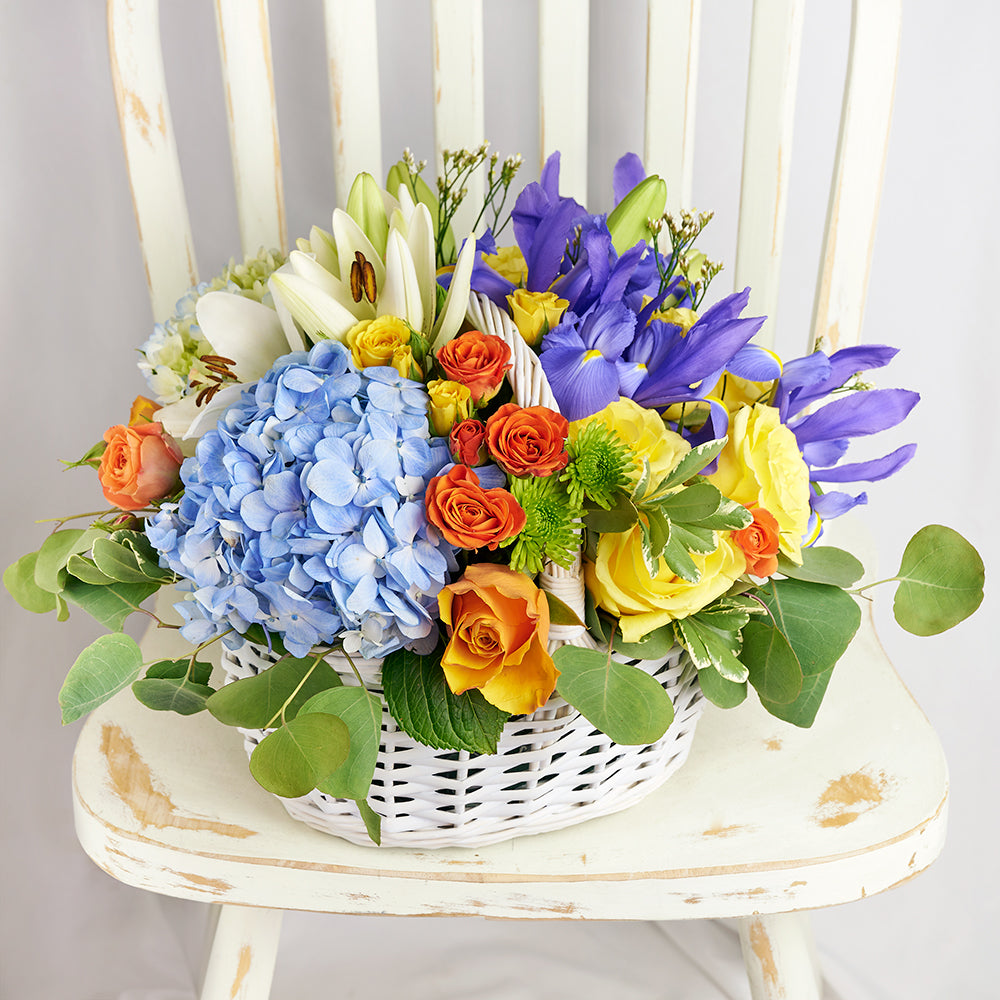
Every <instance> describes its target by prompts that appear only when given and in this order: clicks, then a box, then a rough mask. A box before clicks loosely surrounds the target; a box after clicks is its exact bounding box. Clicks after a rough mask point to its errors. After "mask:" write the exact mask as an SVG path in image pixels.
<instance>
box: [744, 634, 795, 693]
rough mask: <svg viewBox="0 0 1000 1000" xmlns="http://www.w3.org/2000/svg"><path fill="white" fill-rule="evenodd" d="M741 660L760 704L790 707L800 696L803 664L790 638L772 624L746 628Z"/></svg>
mask: <svg viewBox="0 0 1000 1000" xmlns="http://www.w3.org/2000/svg"><path fill="white" fill-rule="evenodd" d="M742 657H743V662H744V663H745V664H746V666H747V669H748V671H749V680H750V683H751V684H753V686H754V687H755V688H756V690H757V693H758V694H759V695H760V698H761V701H768V702H773V703H776V704H788V703H789V702H792V701H794V700H795V699H796V698H797V697H798V696H799V692H800V691H801V690H802V677H803V674H802V665H801V664H800V663H799V659H798V657H797V656H796V655H795V650H794V649H792V644H791V643H790V642H789V641H788V637H787V636H786V635H785V634H784V633H783V632H782V631H781V630H780V629H779V628H777V627H776V626H775V625H774V623H773V622H750V624H748V625H747V627H746V628H745V629H744V630H743V650H742Z"/></svg>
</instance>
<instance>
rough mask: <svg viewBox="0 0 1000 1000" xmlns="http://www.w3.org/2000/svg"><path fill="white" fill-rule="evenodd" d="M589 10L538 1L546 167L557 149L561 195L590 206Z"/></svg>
mask: <svg viewBox="0 0 1000 1000" xmlns="http://www.w3.org/2000/svg"><path fill="white" fill-rule="evenodd" d="M589 51H590V8H589V6H588V5H587V4H581V3H580V2H579V0H539V3H538V122H539V131H540V141H539V148H540V149H541V151H542V162H543V163H544V162H545V160H546V159H547V158H548V156H549V154H550V153H554V152H556V151H557V150H558V151H559V153H560V154H561V157H560V162H559V193H560V194H561V195H565V196H567V197H570V198H576V200H577V201H579V202H580V203H581V204H584V205H585V204H587V137H588V129H587V121H588V118H589V113H588V112H589V108H588V101H589V95H590V88H589V81H588V77H587V66H588V59H587V55H588V53H589Z"/></svg>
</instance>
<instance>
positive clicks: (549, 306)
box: [507, 288, 569, 347]
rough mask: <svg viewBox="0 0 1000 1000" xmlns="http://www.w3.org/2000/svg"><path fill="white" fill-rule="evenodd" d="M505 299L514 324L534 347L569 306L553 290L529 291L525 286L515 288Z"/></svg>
mask: <svg viewBox="0 0 1000 1000" xmlns="http://www.w3.org/2000/svg"><path fill="white" fill-rule="evenodd" d="M507 301H508V302H509V303H510V311H511V315H512V316H513V317H514V325H515V326H516V327H517V329H518V332H519V333H520V334H521V336H522V337H524V339H525V342H526V343H527V344H529V345H530V346H531V347H535V346H536V345H537V344H538V342H539V341H540V340H541V339H542V337H544V336H545V334H546V333H548V332H549V330H551V329H552V327H554V326H556V325H557V324H558V323H559V320H560V319H561V318H562V314H563V313H564V312H565V311H566V309H567V307H568V306H569V302H567V301H566V299H561V298H559V296H558V295H556V293H555V292H529V291H528V290H527V289H525V288H515V289H514V294H513V295H508V296H507Z"/></svg>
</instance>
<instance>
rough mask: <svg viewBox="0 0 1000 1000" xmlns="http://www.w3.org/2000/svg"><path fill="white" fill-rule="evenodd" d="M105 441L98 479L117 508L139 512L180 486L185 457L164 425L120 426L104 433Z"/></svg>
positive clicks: (105, 493)
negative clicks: (180, 474)
mask: <svg viewBox="0 0 1000 1000" xmlns="http://www.w3.org/2000/svg"><path fill="white" fill-rule="evenodd" d="M104 440H105V441H106V442H107V445H108V446H107V448H106V449H105V450H104V455H103V456H102V458H101V465H100V468H99V469H98V470H97V478H98V479H99V480H100V483H101V487H102V489H103V490H104V496H105V497H106V498H107V500H108V501H109V502H110V503H113V504H114V505H115V506H116V507H120V508H121V509H122V510H139V509H140V508H142V507H145V506H147V505H148V504H149V502H150V501H151V500H160V499H162V498H163V497H166V496H169V495H170V494H171V493H173V492H174V490H176V489H177V487H178V486H179V485H180V476H179V472H180V467H181V462H183V461H184V456H183V455H181V450H180V448H179V447H178V446H177V442H176V441H175V440H174V439H173V438H172V437H171V436H170V435H169V434H167V433H165V432H164V430H163V425H162V424H159V423H151V424H136V426H135V427H126V426H125V425H124V424H117V425H116V426H114V427H109V428H108V429H107V430H106V431H105V432H104Z"/></svg>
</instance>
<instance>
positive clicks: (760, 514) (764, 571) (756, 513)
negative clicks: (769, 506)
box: [733, 507, 780, 577]
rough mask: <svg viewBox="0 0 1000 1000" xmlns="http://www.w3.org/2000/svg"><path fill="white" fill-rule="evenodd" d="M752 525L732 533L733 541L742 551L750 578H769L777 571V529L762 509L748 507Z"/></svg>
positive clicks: (766, 511) (769, 516) (772, 520)
mask: <svg viewBox="0 0 1000 1000" xmlns="http://www.w3.org/2000/svg"><path fill="white" fill-rule="evenodd" d="M747 510H749V511H750V513H751V514H753V523H752V524H748V525H747V526H746V527H745V528H740V530H739V531H734V532H733V541H734V542H736V544H737V545H738V546H739V547H740V548H741V549H742V550H743V554H744V555H745V556H746V560H747V570H746V571H747V572H748V573H749V574H750V575H751V576H757V577H765V576H771V575H772V574H773V573H776V572H777V570H778V542H779V534H778V533H779V530H780V529H779V528H778V522H777V520H776V519H775V517H774V515H773V514H772V513H771V512H770V511H769V510H765V509H764V508H763V507H748V508H747Z"/></svg>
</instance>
